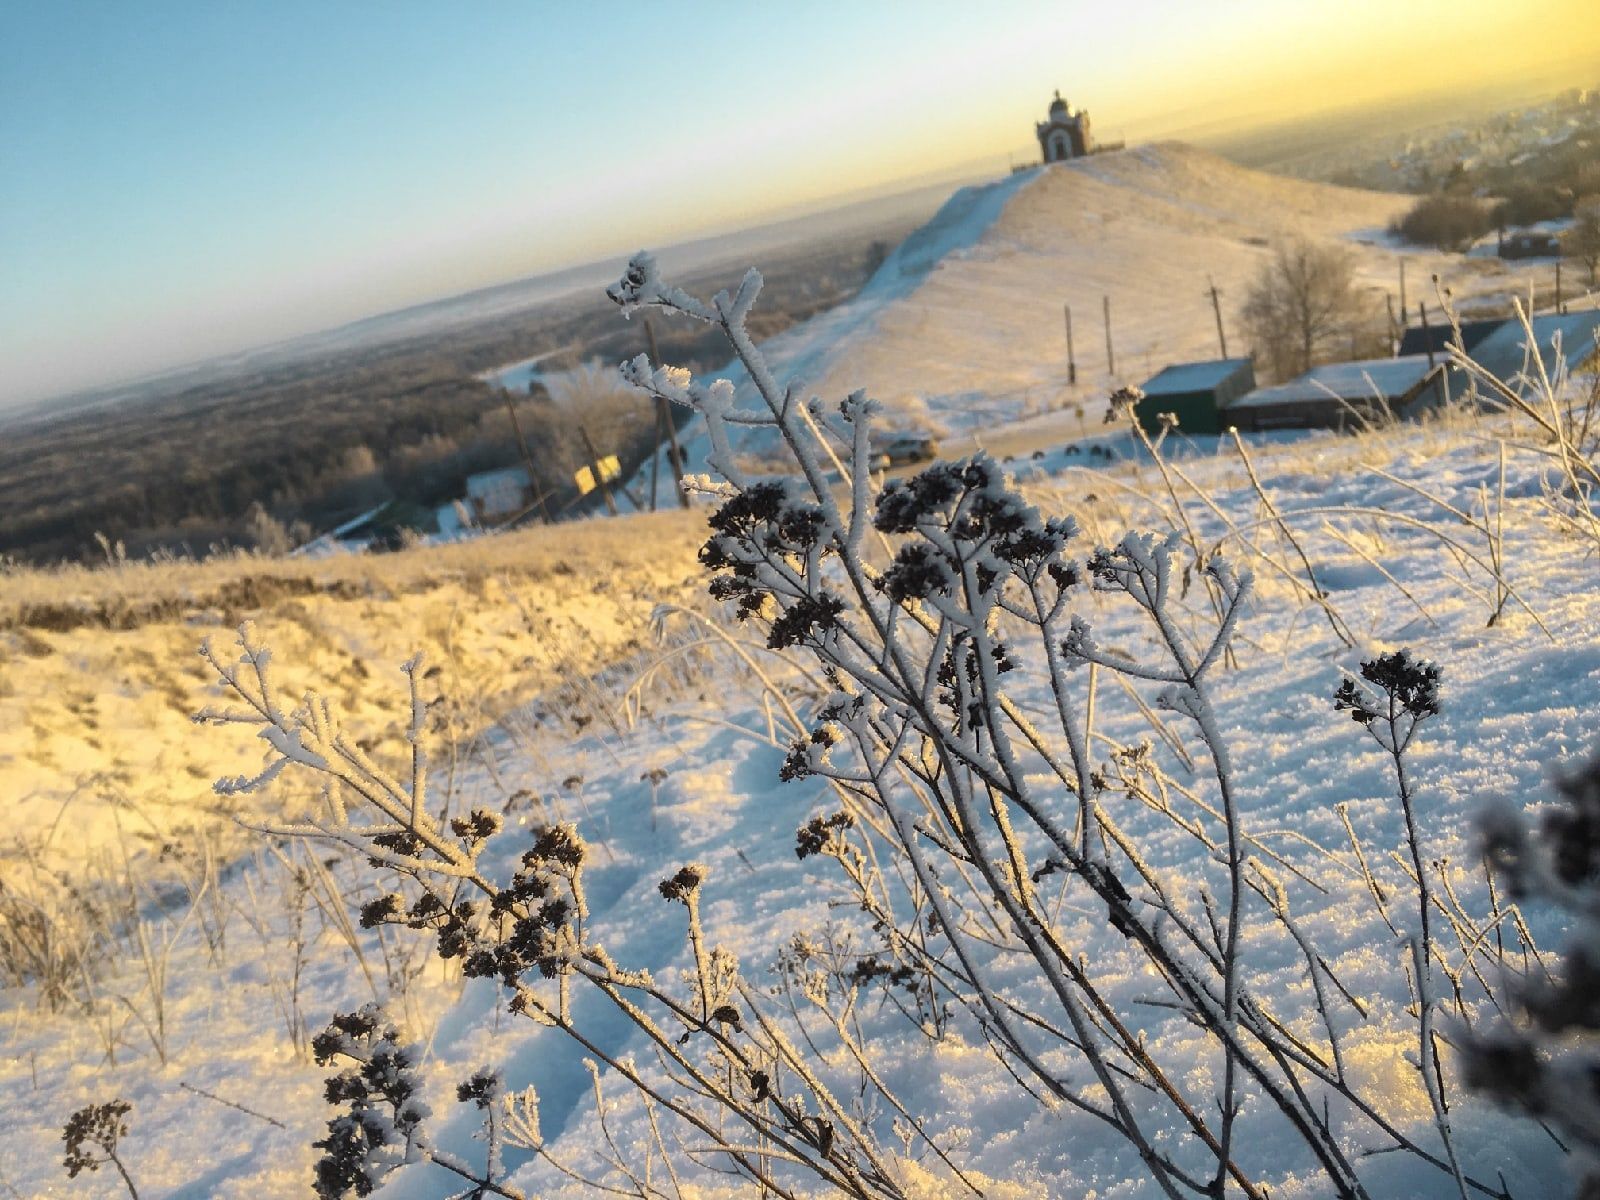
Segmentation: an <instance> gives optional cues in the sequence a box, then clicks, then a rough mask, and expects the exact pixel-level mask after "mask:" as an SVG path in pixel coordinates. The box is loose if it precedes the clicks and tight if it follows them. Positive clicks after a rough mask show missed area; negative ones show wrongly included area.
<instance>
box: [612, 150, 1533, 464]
mask: <svg viewBox="0 0 1600 1200" xmlns="http://www.w3.org/2000/svg"><path fill="white" fill-rule="evenodd" d="M1413 202H1414V197H1410V196H1400V195H1387V194H1384V193H1379V192H1367V191H1359V190H1355V189H1351V188H1341V187H1335V186H1332V185H1329V184H1321V183H1310V182H1307V181H1305V180H1300V179H1289V178H1285V177H1282V176H1278V175H1271V174H1268V173H1266V172H1263V171H1255V170H1251V169H1249V168H1247V167H1241V166H1238V165H1236V164H1234V163H1231V162H1229V161H1227V160H1226V159H1223V158H1220V157H1218V156H1217V155H1214V154H1211V153H1208V152H1206V151H1203V150H1198V149H1195V148H1194V147H1191V146H1187V145H1184V144H1182V143H1176V142H1173V143H1163V144H1160V145H1155V146H1149V147H1142V148H1137V149H1132V150H1125V151H1119V152H1114V153H1110V154H1102V155H1095V156H1093V157H1091V158H1087V159H1079V160H1077V161H1074V162H1068V163H1058V164H1054V165H1052V166H1048V167H1040V168H1035V169H1034V170H1031V171H1025V172H1019V173H1018V174H1015V175H1012V176H1011V177H1009V178H1006V179H1002V180H999V181H997V182H994V183H990V184H985V185H975V186H972V187H968V188H963V189H962V190H960V191H958V192H956V193H955V194H954V195H952V196H951V197H950V199H949V200H948V201H947V202H946V203H945V205H944V206H943V207H942V208H941V209H940V210H939V212H938V213H937V214H936V215H935V216H934V217H933V219H932V220H931V221H929V222H928V224H927V225H925V226H924V227H922V228H921V229H919V230H918V231H917V232H915V233H913V234H912V235H911V236H910V237H909V238H907V239H906V240H905V242H904V243H902V244H901V245H900V246H899V247H898V248H897V249H896V250H895V252H894V253H893V254H892V255H891V256H890V257H889V258H888V260H887V261H886V262H885V263H884V264H883V266H882V267H881V268H880V269H879V270H878V272H877V274H876V275H874V276H873V278H872V279H871V280H870V281H869V283H868V284H867V286H866V287H865V288H864V289H863V290H862V291H861V293H860V294H859V295H857V296H856V297H855V298H854V299H853V300H851V301H850V302H849V303H848V304H845V305H842V306H840V307H839V308H836V309H834V310H832V311H830V312H828V313H825V314H822V315H821V316H818V317H816V318H814V319H812V320H810V321H807V322H805V323H803V324H801V325H799V326H796V327H795V328H793V329H790V330H787V331H785V332H784V333H783V334H780V335H779V336H777V337H775V338H773V339H771V340H770V342H768V343H767V344H766V345H765V346H764V347H763V349H764V351H765V352H766V353H767V354H768V356H769V357H770V358H771V360H772V361H773V362H774V363H775V364H776V365H777V367H778V369H779V371H780V373H781V374H783V375H784V376H785V377H786V378H789V379H794V380H797V381H800V383H801V386H803V387H804V388H805V389H806V390H808V391H809V392H812V393H815V394H817V395H820V396H822V397H823V398H824V399H825V400H837V399H838V398H840V397H842V396H844V395H846V394H848V393H849V392H850V391H852V390H854V389H856V388H865V389H866V390H867V392H868V393H869V394H870V395H872V396H874V397H875V398H877V399H878V400H880V401H882V402H883V403H884V404H885V406H886V408H887V409H888V412H889V414H890V416H889V418H888V419H889V420H890V421H891V422H893V423H897V424H902V425H926V426H929V427H932V428H934V429H936V430H942V431H944V432H953V431H965V430H971V429H992V428H993V427H994V426H996V425H997V424H1000V423H1002V422H1005V421H1008V420H1011V419H1014V418H1016V417H1017V416H1019V415H1021V414H1023V413H1024V412H1030V411H1037V410H1039V409H1041V408H1054V407H1059V406H1061V405H1063V404H1071V403H1077V402H1081V403H1086V404H1090V405H1091V406H1092V404H1093V401H1094V400H1095V398H1096V397H1103V396H1104V394H1105V393H1106V392H1107V391H1108V390H1109V389H1110V388H1112V387H1114V386H1116V385H1117V384H1119V383H1124V382H1134V383H1137V382H1141V381H1142V380H1144V379H1146V378H1148V377H1149V376H1150V375H1153V374H1154V373H1155V372H1156V371H1159V370H1160V369H1161V368H1162V367H1163V366H1165V365H1167V364H1168V363H1172V362H1182V361H1185V360H1188V359H1196V358H1212V357H1216V356H1217V354H1218V344H1217V332H1216V319H1215V315H1214V313H1213V310H1212V306H1211V297H1210V294H1209V290H1208V289H1209V287H1210V286H1211V284H1212V283H1213V282H1214V283H1215V284H1216V286H1217V287H1218V288H1219V289H1220V291H1221V297H1222V308H1223V320H1224V325H1225V329H1226V332H1227V335H1228V338H1229V350H1230V352H1231V353H1234V354H1239V353H1243V352H1245V351H1246V350H1247V349H1248V347H1247V346H1245V345H1244V344H1243V331H1242V330H1241V329H1239V328H1238V324H1237V314H1238V309H1239V307H1240V305H1241V304H1242V302H1243V297H1244V293H1245V289H1246V286H1247V284H1248V282H1249V280H1250V279H1251V277H1252V276H1253V275H1254V274H1255V273H1256V272H1257V271H1258V270H1259V269H1260V267H1261V265H1262V264H1263V262H1265V261H1266V260H1267V258H1268V257H1269V256H1270V255H1271V254H1272V248H1273V245H1274V243H1275V242H1277V241H1278V240H1281V239H1283V238H1286V237H1294V236H1304V237H1308V238H1312V239H1318V240H1330V241H1338V242H1340V243H1342V244H1344V245H1346V246H1348V247H1349V248H1350V249H1351V250H1352V252H1353V253H1354V254H1355V257H1356V262H1357V270H1358V278H1359V279H1360V281H1361V282H1362V284H1363V285H1365V286H1366V287H1368V288H1370V289H1371V290H1372V293H1373V302H1374V305H1375V306H1376V308H1377V309H1378V310H1379V311H1382V307H1383V300H1382V299H1381V298H1380V293H1384V292H1387V293H1389V294H1390V295H1391V296H1392V297H1393V298H1394V299H1395V300H1396V301H1398V298H1399V296H1398V293H1399V279H1400V270H1401V266H1400V262H1401V259H1402V258H1404V260H1405V270H1406V274H1407V301H1408V304H1409V305H1410V307H1411V309H1412V312H1413V316H1414V314H1415V307H1416V303H1417V302H1418V301H1419V300H1420V301H1424V302H1426V303H1427V304H1428V305H1429V306H1430V308H1432V307H1435V306H1436V304H1437V297H1436V293H1435V290H1434V285H1433V282H1432V277H1433V276H1438V277H1439V282H1440V286H1441V287H1445V288H1449V289H1451V290H1452V292H1453V294H1454V297H1455V300H1456V302H1457V303H1458V304H1459V305H1461V306H1462V307H1463V308H1470V307H1471V306H1472V305H1473V304H1474V303H1475V302H1479V301H1482V300H1489V299H1492V300H1496V301H1504V300H1506V299H1507V298H1509V297H1510V296H1512V295H1517V294H1524V295H1525V294H1526V291H1527V287H1528V284H1529V281H1530V280H1532V279H1533V278H1534V277H1535V275H1537V276H1538V277H1539V278H1540V279H1542V278H1543V277H1544V274H1545V273H1547V270H1548V268H1546V267H1528V266H1517V267H1516V268H1512V267H1510V266H1508V265H1507V264H1505V263H1502V262H1500V261H1498V260H1483V259H1468V258H1465V257H1464V256H1461V255H1455V254H1445V253H1440V252H1433V251H1428V250H1423V249H1419V248H1416V247H1397V246H1395V245H1394V244H1393V242H1392V240H1391V239H1390V237H1389V236H1388V234H1387V233H1386V232H1385V230H1386V228H1387V226H1388V224H1389V222H1390V221H1391V220H1392V219H1393V218H1394V217H1396V216H1398V215H1399V214H1401V213H1402V212H1404V211H1405V210H1406V209H1407V208H1408V207H1409V206H1410V205H1411V204H1412V203H1413ZM1107 298H1109V300H1110V304H1111V332H1112V347H1113V352H1114V354H1115V357H1116V372H1115V374H1113V373H1112V372H1110V371H1109V370H1108V362H1107V354H1106V332H1105V321H1104V315H1103V313H1104V303H1105V301H1106V299H1107ZM1067 305H1070V306H1071V308H1072V316H1073V325H1074V330H1073V332H1074V344H1075V351H1076V359H1077V363H1078V382H1077V386H1075V387H1073V386H1069V384H1068V370H1067V346H1066V331H1065V313H1064V306H1067ZM727 376H728V378H730V379H732V380H734V381H735V382H736V383H738V384H739V385H740V386H741V389H744V390H745V392H746V397H745V398H746V399H748V383H747V381H746V380H745V379H744V376H743V374H742V372H741V371H740V370H739V369H738V368H737V367H736V366H735V367H732V368H730V370H729V371H728V372H727ZM748 446H749V448H751V449H753V450H759V449H761V444H760V441H759V439H752V440H751V441H750V442H749V443H748ZM692 457H694V456H693V455H692V454H691V458H692ZM695 469H696V470H698V469H699V468H698V467H696V468H695ZM647 478H648V473H647V472H646V473H645V474H644V475H642V476H641V485H643V484H644V483H646V482H647ZM646 490H647V489H646ZM664 495H665V494H664V493H663V496H664Z"/></svg>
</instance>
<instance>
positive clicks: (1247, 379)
mask: <svg viewBox="0 0 1600 1200" xmlns="http://www.w3.org/2000/svg"><path fill="white" fill-rule="evenodd" d="M1255 385H1256V373H1255V367H1254V366H1252V365H1251V362H1250V360H1249V359H1248V358H1221V359H1215V360H1213V361H1210V362H1189V363H1174V364H1173V365H1172V366H1169V367H1166V368H1164V369H1163V370H1162V371H1161V372H1159V373H1158V374H1156V375H1154V376H1152V377H1151V378H1149V379H1147V380H1146V381H1145V382H1144V384H1143V386H1142V387H1141V388H1140V391H1142V392H1144V397H1143V399H1141V400H1140V401H1139V402H1138V403H1137V404H1136V405H1135V406H1134V410H1133V411H1134V413H1135V415H1136V416H1138V418H1139V424H1140V425H1142V426H1144V428H1145V430H1146V432H1149V433H1154V432H1155V431H1156V430H1157V429H1159V428H1160V425H1161V414H1162V413H1171V414H1172V415H1173V416H1175V417H1177V418H1178V428H1179V429H1180V430H1182V431H1183V432H1184V433H1221V432H1222V425H1223V422H1222V420H1221V418H1220V417H1219V415H1218V414H1220V413H1221V411H1222V410H1223V409H1224V408H1226V407H1227V406H1228V405H1229V404H1231V403H1232V402H1233V401H1235V400H1237V399H1239V398H1240V397H1241V396H1243V395H1244V394H1245V393H1246V392H1248V391H1250V389H1251V388H1253V387H1255Z"/></svg>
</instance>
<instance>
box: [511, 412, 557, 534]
mask: <svg viewBox="0 0 1600 1200" xmlns="http://www.w3.org/2000/svg"><path fill="white" fill-rule="evenodd" d="M500 395H501V396H503V397H504V398H505V402H506V415H507V416H509V417H510V418H511V429H512V432H514V433H515V434H516V435H517V445H518V447H520V448H521V450H522V465H523V466H525V467H527V468H528V487H529V488H530V489H531V490H532V492H533V494H534V495H535V496H537V497H538V498H539V513H540V515H541V516H543V517H544V523H545V524H546V525H548V524H550V509H549V508H548V507H547V506H546V505H545V502H544V492H542V491H541V490H540V489H539V476H538V475H537V474H535V472H534V469H533V455H532V454H531V453H529V451H528V439H527V438H525V437H523V436H522V422H521V421H519V420H517V406H516V403H515V402H514V401H513V400H512V399H511V389H510V388H501V389H500Z"/></svg>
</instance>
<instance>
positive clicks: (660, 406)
mask: <svg viewBox="0 0 1600 1200" xmlns="http://www.w3.org/2000/svg"><path fill="white" fill-rule="evenodd" d="M644 336H645V337H646V338H648V339H649V341H650V365H651V366H652V367H654V368H655V369H656V370H658V371H659V370H660V369H661V350H660V348H659V347H658V346H657V345H656V331H655V326H653V325H651V324H650V318H649V317H646V318H645V319H644ZM656 421H657V422H658V423H659V424H661V425H665V426H666V427H667V454H668V456H669V461H671V463H672V478H673V481H674V483H675V484H676V487H677V492H678V507H679V508H688V507H689V496H688V493H686V492H685V491H684V490H683V451H682V450H680V449H678V423H677V422H676V421H674V420H673V419H672V409H671V408H670V407H668V405H667V402H666V401H665V400H664V399H662V398H661V397H660V396H657V397H656ZM660 454H661V433H660V430H659V428H658V429H657V431H656V455H657V457H659V456H660ZM650 504H651V506H652V508H653V507H654V505H655V478H654V476H652V477H651V482H650Z"/></svg>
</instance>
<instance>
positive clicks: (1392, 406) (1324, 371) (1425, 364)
mask: <svg viewBox="0 0 1600 1200" xmlns="http://www.w3.org/2000/svg"><path fill="white" fill-rule="evenodd" d="M1444 401H1445V387H1444V364H1443V363H1430V362H1429V361H1428V359H1427V356H1426V355H1411V356H1409V357H1406V358H1374V359H1367V360H1365V361H1362V362H1346V363H1329V364H1327V365H1326V366H1321V367H1313V368H1312V369H1311V370H1309V371H1307V372H1306V373H1305V374H1304V375H1302V376H1300V377H1299V378H1298V379H1294V380H1291V381H1290V382H1288V383H1280V384H1277V385H1276V386H1274V387H1264V388H1257V389H1256V390H1255V391H1253V392H1251V393H1249V394H1248V395H1246V396H1242V397H1240V398H1239V399H1238V400H1235V401H1234V402H1233V403H1232V404H1230V405H1229V406H1228V407H1227V409H1226V411H1225V412H1224V413H1223V419H1224V420H1226V421H1227V422H1228V423H1230V424H1232V425H1236V426H1237V427H1238V428H1240V429H1249V430H1266V429H1346V428H1352V427H1355V426H1359V425H1360V424H1361V423H1362V422H1363V421H1365V420H1368V419H1371V418H1374V417H1379V418H1381V417H1384V416H1386V415H1388V414H1389V413H1393V414H1394V415H1395V416H1397V417H1414V416H1416V415H1418V414H1419V413H1421V412H1422V411H1423V410H1424V409H1427V408H1431V407H1438V406H1442V405H1443V404H1444Z"/></svg>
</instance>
